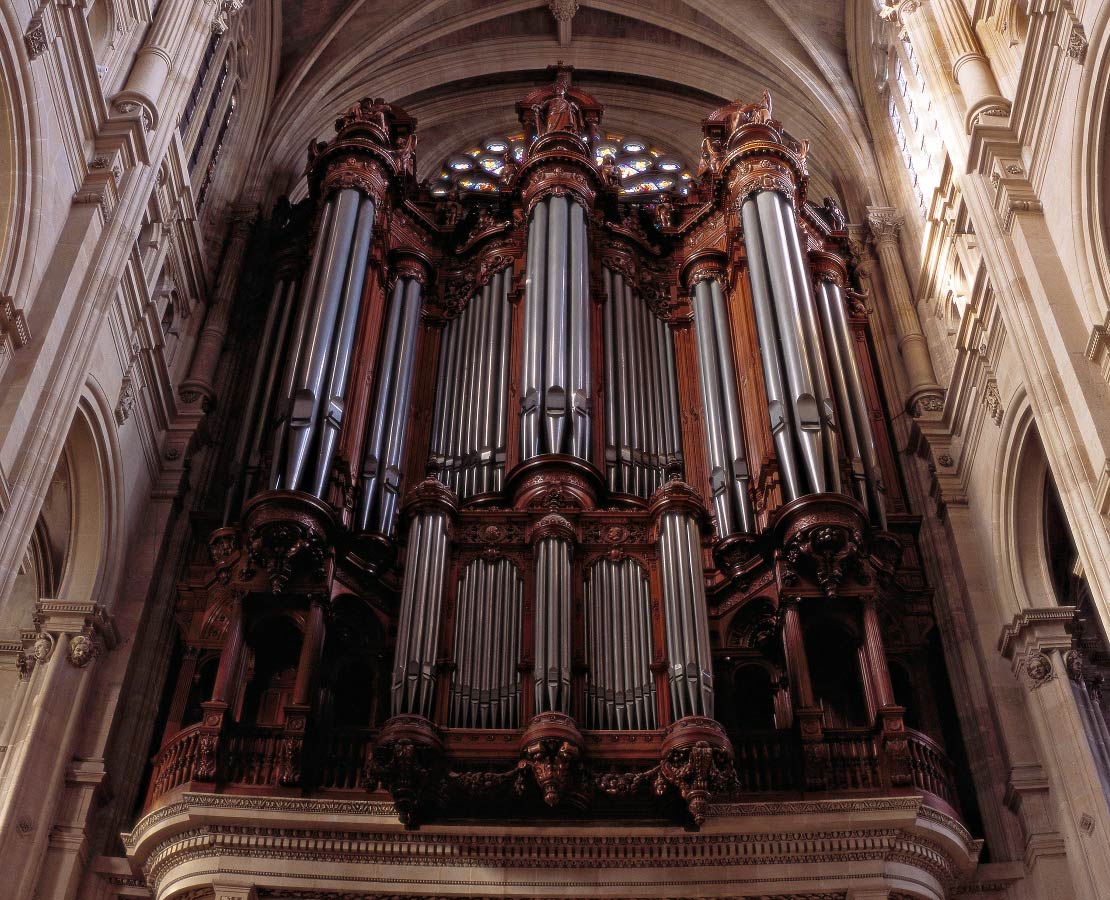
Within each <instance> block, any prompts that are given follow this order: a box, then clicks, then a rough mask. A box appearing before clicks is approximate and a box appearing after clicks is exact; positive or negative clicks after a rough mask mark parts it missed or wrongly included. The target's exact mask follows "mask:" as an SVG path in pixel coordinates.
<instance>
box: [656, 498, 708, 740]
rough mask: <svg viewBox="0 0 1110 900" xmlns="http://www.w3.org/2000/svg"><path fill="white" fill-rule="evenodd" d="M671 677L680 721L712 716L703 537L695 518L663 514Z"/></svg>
mask: <svg viewBox="0 0 1110 900" xmlns="http://www.w3.org/2000/svg"><path fill="white" fill-rule="evenodd" d="M659 567H660V573H661V575H662V584H663V617H664V622H665V625H666V628H665V630H666V636H667V639H666V646H667V659H668V661H669V667H668V680H669V684H670V692H671V707H672V709H673V715H674V718H675V719H676V720H678V719H681V718H684V717H686V716H712V715H713V660H712V657H711V655H710V651H709V620H708V612H707V610H706V601H705V584H704V581H703V576H702V563H701V540H700V537H699V533H698V525H697V522H696V521H695V520H694V518H693V517H692V516H691V515H689V514H687V513H685V512H681V511H675V510H669V511H666V512H664V513H663V515H662V517H661V521H660V527H659Z"/></svg>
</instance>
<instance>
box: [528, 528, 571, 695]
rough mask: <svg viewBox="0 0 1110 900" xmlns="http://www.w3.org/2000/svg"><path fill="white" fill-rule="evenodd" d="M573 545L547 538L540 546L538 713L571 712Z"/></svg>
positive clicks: (537, 620)
mask: <svg viewBox="0 0 1110 900" xmlns="http://www.w3.org/2000/svg"><path fill="white" fill-rule="evenodd" d="M570 577H571V569H570V544H569V543H568V542H567V541H566V540H564V539H562V538H553V537H545V538H542V539H541V540H540V541H539V542H538V543H537V544H536V609H535V666H534V672H535V675H534V680H535V699H536V712H537V713H540V712H562V713H566V712H569V711H570V625H571V581H570Z"/></svg>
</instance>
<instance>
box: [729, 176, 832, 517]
mask: <svg viewBox="0 0 1110 900" xmlns="http://www.w3.org/2000/svg"><path fill="white" fill-rule="evenodd" d="M743 216H744V226H745V227H744V237H745V242H746V244H747V246H748V247H749V248H750V247H752V246H756V247H757V250H756V252H755V254H754V255H753V254H751V253H749V261H750V265H751V270H752V294H753V298H756V299H755V306H756V317H757V328H758V330H759V332H760V347H761V349H762V356H763V364H764V376H765V378H766V380H767V381H768V402H769V405H772V406H773V405H774V404H775V403H776V401H777V402H783V403H784V405H785V406H786V407H787V408H788V409H789V414H788V415H780V414H779V411H778V410H773V411H772V414H771V425H772V433H775V432H776V429H781V430H782V431H783V432H784V433H785V434H784V437H783V440H782V441H781V442H782V443H786V441H787V440H789V441H790V448H789V452H788V456H789V457H790V459H791V460H792V462H793V463H794V467H795V471H794V472H793V473H792V477H787V476H786V474H785V472H784V483H786V485H787V493H788V495H789V496H790V499H794V497H797V496H802V495H803V494H808V493H819V492H823V491H838V490H839V489H840V467H839V462H838V441H837V434H836V418H835V414H834V410H833V401H832V397H831V393H830V391H829V386H828V375H827V371H826V365H825V356H824V352H823V349H822V347H821V344H820V337H819V333H818V331H817V321H816V314H815V312H814V303H813V295H812V293H811V291H810V289H809V271H808V267H807V266H806V264H805V261H804V259H803V258H802V256H801V245H800V243H799V240H798V232H797V226H796V225H795V222H794V211H793V206H792V204H791V202H790V201H789V200H788V199H787V198H786V197H784V196H783V195H782V194H780V193H778V192H777V191H761V192H759V193H758V194H756V195H755V196H754V198H749V199H748V200H747V201H745V203H744V207H743ZM756 235H758V239H757V238H756ZM757 257H758V262H757ZM757 266H758V271H757ZM757 295H761V296H758V297H757ZM768 313H770V314H771V315H770V317H769V318H770V321H766V322H758V320H759V319H760V318H764V317H767V314H768ZM772 323H773V324H772ZM771 332H773V333H774V334H775V336H776V337H777V340H775V341H774V342H773V343H764V334H765V333H767V334H768V339H771V337H770V334H771ZM772 358H773V359H774V360H775V363H777V365H775V364H772V363H769V362H768V361H769V360H770V359H772ZM781 375H785V379H783V380H782V382H781V383H779V384H776V385H775V387H774V389H772V388H771V387H770V382H771V381H772V380H773V379H775V378H776V377H779V376H781ZM780 392H781V395H780ZM772 395H774V396H772ZM791 430H792V431H793V434H792V435H790V434H789V432H790V431H791ZM776 442H777V443H778V435H777V434H776ZM780 452H781V451H780ZM791 482H793V484H791Z"/></svg>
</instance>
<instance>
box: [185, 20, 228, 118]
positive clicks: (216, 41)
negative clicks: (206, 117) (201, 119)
mask: <svg viewBox="0 0 1110 900" xmlns="http://www.w3.org/2000/svg"><path fill="white" fill-rule="evenodd" d="M221 37H222V35H220V34H217V33H216V32H212V36H211V37H210V38H209V39H208V46H207V47H205V48H204V56H203V57H202V58H201V62H200V68H199V69H198V70H197V77H196V80H195V81H194V82H193V89H192V90H191V91H190V92H189V99H188V100H187V101H186V103H185V111H184V113H182V115H181V125H180V130H181V137H182V140H184V139H185V135H186V134H187V133H188V131H189V126H190V125H191V124H192V122H193V116H195V115H196V112H197V106H198V105H199V104H200V98H201V96H202V95H203V93H204V88H205V85H206V84H207V82H208V73H209V72H210V71H211V70H212V63H213V61H214V60H215V59H216V50H217V49H219V46H220V38H221Z"/></svg>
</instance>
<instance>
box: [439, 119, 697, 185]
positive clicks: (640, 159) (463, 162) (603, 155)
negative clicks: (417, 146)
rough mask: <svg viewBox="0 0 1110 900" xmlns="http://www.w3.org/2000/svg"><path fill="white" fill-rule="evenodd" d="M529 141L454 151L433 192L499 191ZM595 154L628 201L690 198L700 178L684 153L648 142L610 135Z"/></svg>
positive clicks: (514, 139)
mask: <svg viewBox="0 0 1110 900" xmlns="http://www.w3.org/2000/svg"><path fill="white" fill-rule="evenodd" d="M525 141H526V138H525V136H524V134H523V133H517V134H510V135H504V136H494V137H490V138H487V139H486V140H484V141H482V142H481V143H480V144H475V145H474V146H471V147H468V148H467V149H465V150H461V151H459V152H457V153H452V154H451V155H450V156H448V157H447V159H446V160H445V161H444V164H443V167H442V168H441V170H440V173H439V175H438V176H436V177H435V178H434V179H433V180H432V194H434V195H435V196H437V197H444V196H446V195H447V194H449V193H451V190H452V188H454V189H457V190H458V191H460V192H476V193H496V192H497V191H498V190H500V187H499V184H498V178H499V176H500V175H501V171H502V169H503V168H504V166H505V164H506V162H507V161H508V159H509V156H511V157H512V159H514V160H515V161H516V162H517V163H520V162H521V161H522V160H523V159H524V149H525ZM593 151H594V156H595V158H596V159H597V162H598V165H601V163H602V162H603V161H605V160H607V159H608V160H611V161H612V162H613V164H614V165H615V166H616V169H617V173H618V175H619V177H620V184H621V195H622V196H624V197H634V196H636V195H646V199H650V198H651V197H655V196H661V195H666V194H676V195H685V194H687V193H689V189H690V185H691V184H692V183H693V179H694V175H693V173H692V171H691V170H690V167H689V166H688V165H686V163H685V162H684V161H683V159H682V158H681V157H680V156H679V155H677V154H675V153H672V152H671V151H669V150H667V149H665V148H664V147H662V146H660V145H656V144H651V143H649V142H648V141H646V140H644V139H642V138H638V137H628V136H625V135H620V134H613V133H610V132H604V133H602V134H600V135H598V136H597V138H596V139H595V140H593Z"/></svg>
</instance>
